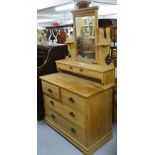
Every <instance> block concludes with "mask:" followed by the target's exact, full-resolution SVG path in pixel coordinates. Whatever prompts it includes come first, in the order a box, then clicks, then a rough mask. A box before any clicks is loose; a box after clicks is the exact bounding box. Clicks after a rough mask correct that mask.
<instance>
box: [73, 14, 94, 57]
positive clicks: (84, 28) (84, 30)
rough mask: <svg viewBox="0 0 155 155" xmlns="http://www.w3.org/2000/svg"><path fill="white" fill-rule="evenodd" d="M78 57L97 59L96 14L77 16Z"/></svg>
mask: <svg viewBox="0 0 155 155" xmlns="http://www.w3.org/2000/svg"><path fill="white" fill-rule="evenodd" d="M75 23H76V42H77V54H78V57H79V56H81V57H87V58H90V59H95V16H84V17H76V18H75Z"/></svg>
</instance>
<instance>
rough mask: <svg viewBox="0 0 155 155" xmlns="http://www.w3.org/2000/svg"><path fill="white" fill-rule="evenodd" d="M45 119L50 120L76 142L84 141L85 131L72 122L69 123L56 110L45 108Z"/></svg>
mask: <svg viewBox="0 0 155 155" xmlns="http://www.w3.org/2000/svg"><path fill="white" fill-rule="evenodd" d="M45 120H48V121H49V122H51V123H52V124H53V125H54V126H56V127H57V128H59V129H60V130H62V131H63V132H64V133H66V134H67V135H69V137H72V138H73V139H76V140H77V141H78V142H80V143H82V144H84V143H85V134H84V133H85V132H84V130H83V129H82V128H80V127H78V126H76V125H75V124H74V123H71V122H70V121H68V120H67V119H65V118H64V117H62V116H60V115H59V114H57V113H56V112H54V111H53V110H50V109H46V110H45Z"/></svg>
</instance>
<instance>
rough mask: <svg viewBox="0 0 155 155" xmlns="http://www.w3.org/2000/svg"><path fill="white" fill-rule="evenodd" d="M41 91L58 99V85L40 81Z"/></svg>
mask: <svg viewBox="0 0 155 155" xmlns="http://www.w3.org/2000/svg"><path fill="white" fill-rule="evenodd" d="M42 89H43V93H45V94H47V95H49V96H51V97H53V98H55V99H57V100H59V87H57V86H55V85H52V84H49V83H47V82H44V81H42Z"/></svg>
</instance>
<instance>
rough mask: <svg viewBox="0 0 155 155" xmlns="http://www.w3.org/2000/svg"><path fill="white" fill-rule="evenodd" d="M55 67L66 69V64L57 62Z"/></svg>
mask: <svg viewBox="0 0 155 155" xmlns="http://www.w3.org/2000/svg"><path fill="white" fill-rule="evenodd" d="M57 68H58V69H62V70H67V66H66V65H64V64H58V63H57Z"/></svg>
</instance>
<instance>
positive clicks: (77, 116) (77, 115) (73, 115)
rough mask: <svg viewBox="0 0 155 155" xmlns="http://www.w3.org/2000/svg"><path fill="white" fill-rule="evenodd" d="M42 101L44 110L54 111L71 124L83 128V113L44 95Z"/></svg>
mask: <svg viewBox="0 0 155 155" xmlns="http://www.w3.org/2000/svg"><path fill="white" fill-rule="evenodd" d="M44 100H45V108H46V109H53V110H54V111H56V112H57V113H59V114H60V115H63V116H64V117H65V118H67V119H69V120H70V121H72V122H73V123H76V124H77V125H79V126H81V127H82V128H84V125H85V117H84V113H81V112H79V111H77V110H74V109H72V108H69V107H67V106H65V105H64V104H62V103H60V102H57V101H55V100H54V99H52V98H50V97H48V96H46V95H45V96H44Z"/></svg>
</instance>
